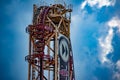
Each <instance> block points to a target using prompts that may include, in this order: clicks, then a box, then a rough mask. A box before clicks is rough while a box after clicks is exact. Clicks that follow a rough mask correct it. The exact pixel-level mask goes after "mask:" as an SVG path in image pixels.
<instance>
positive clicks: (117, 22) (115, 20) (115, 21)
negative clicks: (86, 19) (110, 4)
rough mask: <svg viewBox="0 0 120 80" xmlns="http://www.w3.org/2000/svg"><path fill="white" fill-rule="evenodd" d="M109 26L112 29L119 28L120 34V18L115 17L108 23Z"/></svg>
mask: <svg viewBox="0 0 120 80" xmlns="http://www.w3.org/2000/svg"><path fill="white" fill-rule="evenodd" d="M108 26H109V27H111V28H114V27H117V28H118V29H119V32H120V19H119V18H118V17H113V18H112V20H110V21H109V22H108Z"/></svg>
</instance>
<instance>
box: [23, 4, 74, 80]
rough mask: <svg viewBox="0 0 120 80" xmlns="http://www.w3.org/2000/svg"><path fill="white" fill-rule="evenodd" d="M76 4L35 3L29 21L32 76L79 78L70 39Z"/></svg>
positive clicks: (40, 78) (43, 79)
mask: <svg viewBox="0 0 120 80" xmlns="http://www.w3.org/2000/svg"><path fill="white" fill-rule="evenodd" d="M71 12H72V5H68V6H67V5H66V4H64V5H63V4H54V5H49V6H46V5H44V6H39V7H38V6H37V5H36V4H34V5H33V23H32V24H31V25H28V27H27V28H26V32H27V33H29V54H28V55H27V56H26V57H25V60H26V61H28V64H29V65H28V80H75V75H74V63H73V53H72V47H71V41H70V23H71Z"/></svg>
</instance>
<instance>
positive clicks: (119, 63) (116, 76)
mask: <svg viewBox="0 0 120 80" xmlns="http://www.w3.org/2000/svg"><path fill="white" fill-rule="evenodd" d="M115 65H116V69H117V71H115V73H114V75H113V79H115V80H120V60H118V61H117V63H116V64H115Z"/></svg>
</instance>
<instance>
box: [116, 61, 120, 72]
mask: <svg viewBox="0 0 120 80" xmlns="http://www.w3.org/2000/svg"><path fill="white" fill-rule="evenodd" d="M116 68H117V69H118V70H119V71H120V60H118V61H117V63H116Z"/></svg>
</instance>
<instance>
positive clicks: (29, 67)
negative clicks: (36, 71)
mask: <svg viewBox="0 0 120 80" xmlns="http://www.w3.org/2000/svg"><path fill="white" fill-rule="evenodd" d="M29 55H31V35H29ZM30 77H31V64H30V63H28V80H30Z"/></svg>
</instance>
